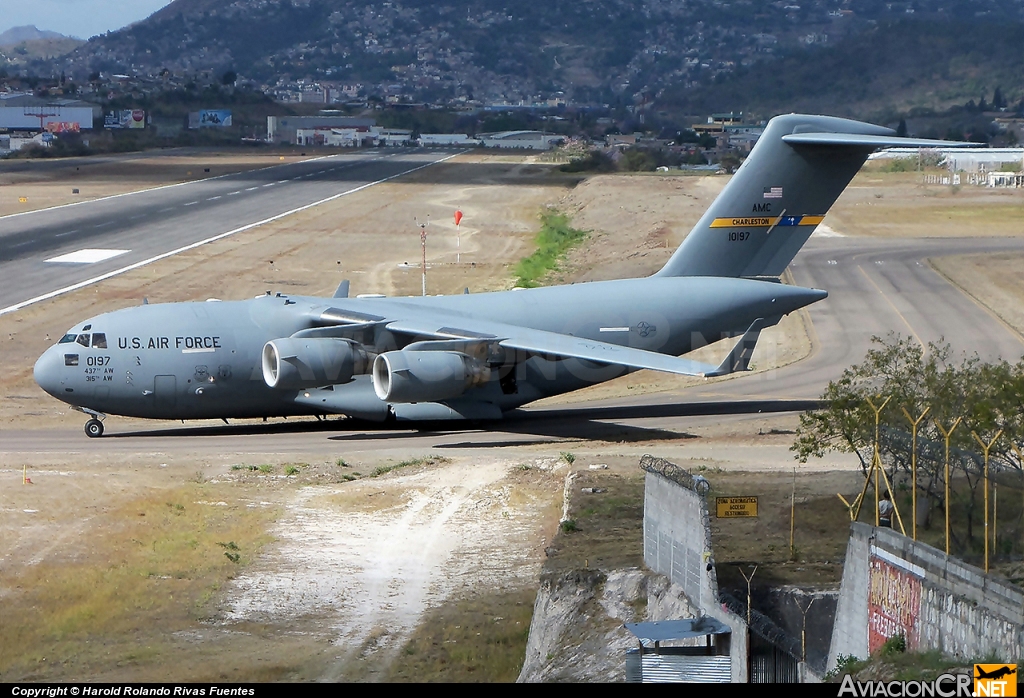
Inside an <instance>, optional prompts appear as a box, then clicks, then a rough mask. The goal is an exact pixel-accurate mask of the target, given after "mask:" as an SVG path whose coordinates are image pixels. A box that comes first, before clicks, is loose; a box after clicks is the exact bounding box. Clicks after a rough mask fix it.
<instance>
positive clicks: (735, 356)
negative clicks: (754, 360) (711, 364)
mask: <svg viewBox="0 0 1024 698" xmlns="http://www.w3.org/2000/svg"><path fill="white" fill-rule="evenodd" d="M765 325H766V323H765V321H764V318H760V317H759V318H757V319H756V320H754V322H752V323H751V324H750V327H749V328H747V331H746V332H744V333H743V336H742V337H740V341H738V342H736V346H734V347H733V348H732V351H730V352H729V355H728V356H727V357H725V360H724V361H723V362H722V365H721V366H719V367H718V368H716V369H715V370H714V371H711V372H710V373H705V374H704V377H705V378H714V377H716V376H727V375H729V374H730V373H735V372H737V371H749V370H750V357H751V356H753V355H754V347H755V346H756V345H757V340H758V338H759V337H760V336H761V330H763V329H764V328H765Z"/></svg>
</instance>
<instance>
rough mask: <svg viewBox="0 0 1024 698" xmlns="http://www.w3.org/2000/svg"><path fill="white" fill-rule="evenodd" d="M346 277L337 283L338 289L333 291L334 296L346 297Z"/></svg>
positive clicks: (347, 284)
mask: <svg viewBox="0 0 1024 698" xmlns="http://www.w3.org/2000/svg"><path fill="white" fill-rule="evenodd" d="M348 286H349V282H348V279H345V280H344V281H342V282H341V283H340V284H338V290H337V291H335V292H334V296H333V297H334V298H348Z"/></svg>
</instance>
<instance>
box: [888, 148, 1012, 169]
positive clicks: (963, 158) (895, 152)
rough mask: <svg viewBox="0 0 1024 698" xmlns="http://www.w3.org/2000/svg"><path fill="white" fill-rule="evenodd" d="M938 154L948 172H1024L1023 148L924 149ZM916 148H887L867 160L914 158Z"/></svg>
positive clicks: (916, 153) (917, 152)
mask: <svg viewBox="0 0 1024 698" xmlns="http://www.w3.org/2000/svg"><path fill="white" fill-rule="evenodd" d="M922 150H924V152H927V153H934V154H938V155H939V156H940V157H941V158H942V160H941V161H942V164H943V165H944V166H945V167H947V168H948V169H949V171H950V172H996V171H998V170H1001V169H1002V167H1003V165H1007V164H1009V165H1018V166H1019V167H1020V169H1021V170H1024V148H926V149H922ZM919 152H921V150H919V149H918V148H889V149H887V150H883V151H880V152H878V153H873V154H872V155H870V156H869V157H868V159H869V160H887V159H906V158H916V157H917V156H918V154H919Z"/></svg>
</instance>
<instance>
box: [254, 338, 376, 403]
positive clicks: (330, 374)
mask: <svg viewBox="0 0 1024 698" xmlns="http://www.w3.org/2000/svg"><path fill="white" fill-rule="evenodd" d="M262 363H263V380H264V381H266V383H267V385H269V386H270V387H271V388H280V389H282V390H303V389H306V388H318V387H320V386H324V385H335V384H338V383H348V382H349V381H350V380H352V376H353V375H356V374H362V373H366V372H367V370H368V369H369V367H370V361H369V357H368V356H367V354H366V351H365V350H363V348H362V347H361V346H360V345H358V344H356V343H355V342H352V341H350V340H347V339H333V338H313V339H291V338H287V337H286V338H284V339H274V340H271V341H269V342H267V343H266V344H265V345H264V346H263V362H262Z"/></svg>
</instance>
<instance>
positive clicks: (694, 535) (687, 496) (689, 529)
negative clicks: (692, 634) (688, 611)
mask: <svg viewBox="0 0 1024 698" xmlns="http://www.w3.org/2000/svg"><path fill="white" fill-rule="evenodd" d="M644 563H645V564H646V565H647V566H648V567H649V568H651V569H652V570H654V571H655V572H660V573H661V574H663V575H665V576H666V577H668V578H669V580H670V581H671V582H672V583H673V584H676V585H678V586H680V587H682V590H683V593H684V594H686V596H687V598H688V599H689V600H690V602H691V603H692V604H693V605H694V607H695V608H696V609H698V611H699V612H700V613H703V614H705V615H708V616H711V617H712V618H717V619H718V620H720V621H722V622H723V623H725V624H726V625H728V626H729V627H730V628H731V629H732V635H731V636H730V639H729V642H730V645H729V648H730V655H731V657H732V681H733V683H746V681H747V651H748V650H747V627H746V625H747V624H746V622H745V621H744V619H743V618H741V617H739V616H737V615H736V614H734V613H730V612H729V611H726V610H724V609H723V608H722V605H721V603H720V601H719V598H718V578H717V576H716V574H715V566H714V563H715V558H714V551H713V550H712V549H711V532H710V528H709V520H708V511H707V502H706V500H705V499H704V497H703V495H700V494H697V493H696V492H694V491H693V490H691V489H689V488H687V487H683V486H682V485H680V484H678V483H676V482H673V481H672V480H670V479H668V478H666V477H664V476H662V475H660V474H658V473H653V472H648V473H647V476H646V479H645V481H644ZM709 567H710V569H709Z"/></svg>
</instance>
